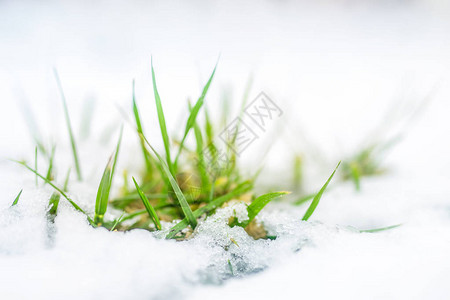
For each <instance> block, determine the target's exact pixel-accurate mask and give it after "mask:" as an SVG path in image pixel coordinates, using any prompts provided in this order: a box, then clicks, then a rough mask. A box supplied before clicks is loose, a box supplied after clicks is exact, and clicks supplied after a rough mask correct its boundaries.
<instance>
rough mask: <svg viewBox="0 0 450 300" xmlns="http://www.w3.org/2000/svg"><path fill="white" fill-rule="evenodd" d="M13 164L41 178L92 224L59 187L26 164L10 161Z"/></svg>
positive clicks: (89, 218)
mask: <svg viewBox="0 0 450 300" xmlns="http://www.w3.org/2000/svg"><path fill="white" fill-rule="evenodd" d="M12 161H13V162H15V163H18V164H20V165H22V166H24V167H25V168H27V169H28V170H29V171H31V172H33V173H34V174H36V175H37V176H38V177H39V178H41V179H42V180H44V181H45V182H46V183H48V184H49V185H50V186H51V187H52V188H54V189H55V190H56V191H58V192H59V193H60V194H61V195H62V196H63V197H64V198H65V199H66V200H67V201H69V203H70V204H71V205H72V206H73V207H74V208H75V209H76V210H77V211H79V212H81V213H83V214H84V215H85V216H86V217H87V219H88V221H89V223H91V224H94V222H93V220H92V219H91V217H89V215H88V214H87V213H86V212H85V211H84V210H83V209H82V208H81V207H79V206H78V205H77V204H76V203H75V202H74V201H73V200H72V199H70V198H69V196H67V194H66V193H64V191H63V190H62V189H60V188H59V187H57V186H56V185H55V184H53V183H52V182H51V181H49V180H48V179H47V178H45V177H44V176H43V175H41V174H39V173H38V172H37V171H36V170H34V169H33V168H31V167H30V166H28V165H27V164H25V163H24V162H20V161H17V160H12Z"/></svg>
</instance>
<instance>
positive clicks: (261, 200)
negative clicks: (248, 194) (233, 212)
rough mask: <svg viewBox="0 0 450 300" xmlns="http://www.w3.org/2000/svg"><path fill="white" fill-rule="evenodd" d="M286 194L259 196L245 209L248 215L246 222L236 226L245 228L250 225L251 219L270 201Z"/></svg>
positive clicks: (277, 193)
mask: <svg viewBox="0 0 450 300" xmlns="http://www.w3.org/2000/svg"><path fill="white" fill-rule="evenodd" d="M286 194H289V192H274V193H268V194H264V195H262V196H259V197H258V198H256V199H255V200H253V201H252V203H250V205H249V206H248V207H247V213H248V218H249V219H248V220H247V221H245V222H242V223H240V224H238V225H239V226H241V227H246V226H247V225H248V224H250V222H251V221H253V219H255V217H256V216H257V215H258V214H259V212H260V211H261V210H262V209H263V208H264V207H265V206H266V205H267V204H269V202H270V201H272V200H274V199H276V198H279V197H282V196H284V195H286Z"/></svg>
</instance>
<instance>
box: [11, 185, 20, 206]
mask: <svg viewBox="0 0 450 300" xmlns="http://www.w3.org/2000/svg"><path fill="white" fill-rule="evenodd" d="M22 192H23V189H21V190H20V192H19V194H17V196H16V198H15V199H14V202H13V203H12V204H11V207H13V206H14V205H17V203H18V202H19V198H20V195H22Z"/></svg>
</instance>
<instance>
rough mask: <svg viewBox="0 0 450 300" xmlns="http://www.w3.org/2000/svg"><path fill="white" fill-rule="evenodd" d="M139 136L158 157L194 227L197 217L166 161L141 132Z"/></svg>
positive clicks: (186, 215) (185, 213) (184, 211)
mask: <svg viewBox="0 0 450 300" xmlns="http://www.w3.org/2000/svg"><path fill="white" fill-rule="evenodd" d="M141 136H142V137H143V138H144V140H145V142H146V143H147V145H148V146H149V147H150V149H152V151H153V153H154V154H155V155H156V157H157V158H158V160H159V162H160V164H161V167H162V168H163V170H164V172H165V173H166V176H167V178H168V179H169V182H170V185H171V186H172V188H173V191H174V192H175V195H176V196H177V199H178V202H179V203H180V206H181V209H182V211H183V213H184V215H185V217H186V218H187V220H188V221H189V224H190V225H191V227H192V228H195V226H197V219H196V218H195V217H194V215H193V214H192V210H191V207H190V206H189V204H188V202H187V200H186V197H185V196H184V194H183V192H182V191H181V189H180V187H179V186H178V183H177V181H176V180H175V178H174V177H173V176H172V173H171V172H170V170H169V167H168V165H167V163H166V162H165V161H164V159H163V158H162V157H161V155H159V154H158V152H156V150H155V149H154V148H153V147H152V145H150V143H149V142H148V141H147V139H146V138H145V136H144V135H142V134H141Z"/></svg>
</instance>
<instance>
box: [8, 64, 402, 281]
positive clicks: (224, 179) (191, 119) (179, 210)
mask: <svg viewBox="0 0 450 300" xmlns="http://www.w3.org/2000/svg"><path fill="white" fill-rule="evenodd" d="M216 69H217V64H216V65H215V67H214V69H213V71H212V73H211V75H210V77H209V79H208V81H207V82H206V84H205V86H204V87H203V90H202V93H201V95H200V97H199V98H198V99H197V101H196V102H195V103H194V105H192V106H191V105H190V103H189V105H188V111H187V120H186V123H185V126H184V128H182V132H181V135H179V136H180V137H181V140H177V139H170V137H169V135H168V132H167V124H166V121H165V115H164V111H163V106H162V101H161V98H160V95H159V92H158V89H157V84H156V76H155V70H154V68H153V62H152V63H151V72H152V85H153V92H154V97H155V105H156V109H157V115H158V123H159V129H160V131H161V137H162V140H163V143H164V152H165V155H160V154H159V153H158V152H157V151H156V150H155V149H154V148H153V147H152V145H151V144H150V143H149V141H148V140H147V138H146V136H145V134H144V130H143V123H142V121H143V120H144V119H142V117H141V116H142V115H141V114H140V111H139V107H138V105H137V101H136V95H135V82H134V81H133V89H132V109H133V115H134V124H133V125H135V126H136V133H137V135H138V137H139V142H140V148H141V152H142V155H143V158H144V162H145V165H143V173H142V174H140V177H139V178H138V177H137V176H136V178H138V180H136V178H135V177H131V180H132V182H133V183H134V186H135V188H130V187H131V186H129V184H131V180H129V176H128V172H127V170H124V172H123V178H124V185H123V186H122V187H121V189H119V190H120V195H118V197H117V198H115V199H110V191H111V188H112V184H113V176H114V174H115V169H116V164H117V160H118V155H119V149H120V145H121V142H122V134H123V128H122V129H121V131H120V136H119V139H118V142H117V146H116V149H115V151H114V152H113V153H112V155H111V156H110V157H109V159H108V162H107V164H106V166H105V169H104V171H103V174H102V177H101V180H100V183H99V186H98V190H97V195H96V199H95V209H94V212H90V213H91V214H90V215H88V214H87V213H86V212H85V211H84V210H83V209H81V208H80V207H79V206H78V205H77V204H76V203H75V202H74V201H72V200H71V198H70V197H69V196H68V184H69V175H70V169H69V171H68V173H67V176H66V178H65V181H64V187H63V188H59V187H58V186H57V185H56V184H55V182H54V172H53V170H54V152H55V148H54V147H53V149H52V152H51V154H50V153H48V152H47V153H46V154H45V156H46V158H48V159H49V161H48V163H49V166H48V170H47V174H46V176H43V175H41V174H40V173H39V172H38V170H37V164H35V168H34V169H33V168H31V167H29V166H28V165H27V164H26V163H24V162H18V163H20V164H22V165H23V166H24V167H26V168H27V169H28V170H30V171H31V172H33V173H34V174H35V175H36V178H41V179H42V180H43V181H44V182H45V183H46V184H49V185H50V186H52V188H53V189H54V190H55V192H54V193H53V194H52V196H51V198H50V200H49V211H48V217H49V220H50V221H51V220H54V217H55V216H56V214H57V208H58V204H59V200H60V198H61V197H63V198H64V199H66V200H67V201H68V202H69V203H70V204H71V205H72V206H73V207H74V208H75V209H76V210H77V211H80V212H81V213H83V214H84V215H85V216H86V218H87V220H88V221H89V223H90V224H91V225H92V226H93V227H99V226H102V227H104V228H107V229H109V230H111V231H113V230H122V231H127V230H132V229H134V228H141V229H145V230H151V231H153V230H162V226H161V222H163V221H164V222H174V224H175V225H173V226H172V227H171V228H170V229H169V230H168V232H167V233H166V236H165V238H166V239H177V240H184V239H187V238H189V236H190V235H191V234H192V233H193V232H194V230H195V228H196V226H197V222H198V221H199V219H200V220H201V219H204V218H207V217H208V216H209V215H211V214H213V213H215V211H216V210H217V209H218V208H220V207H222V206H223V205H225V204H226V203H227V202H229V201H232V200H236V201H243V202H245V203H249V204H248V205H247V213H248V217H249V219H248V220H246V221H245V222H242V223H238V221H237V219H236V218H234V219H233V218H232V219H230V220H229V223H228V224H229V226H242V227H243V228H244V229H245V231H246V232H247V233H248V234H249V236H252V237H253V238H255V239H258V238H267V239H276V236H269V235H268V234H267V230H266V229H265V228H264V224H259V223H257V222H255V221H254V220H255V218H256V217H257V216H258V214H259V213H260V212H261V211H262V210H263V209H264V207H266V205H267V204H268V203H270V202H271V201H274V200H276V199H278V198H280V197H282V196H284V195H286V194H287V193H288V192H272V193H266V194H262V195H261V196H259V197H255V196H254V191H253V189H254V182H255V180H256V178H257V176H258V174H259V172H260V171H261V170H262V168H261V169H259V170H257V171H256V174H250V175H248V177H246V176H242V174H241V173H240V171H241V170H240V169H239V168H238V164H237V159H238V157H237V156H236V154H235V152H234V151H232V149H234V148H235V143H236V137H237V132H238V131H239V125H240V124H239V123H238V125H237V126H236V129H235V130H236V134H235V135H234V136H233V137H232V138H231V137H230V141H228V142H226V143H225V147H226V148H225V149H223V148H222V147H220V146H221V145H219V144H216V143H215V140H216V139H217V136H216V135H215V131H216V130H219V129H220V128H215V126H216V125H217V124H216V123H217V122H214V123H213V121H212V119H211V118H210V115H209V112H208V109H207V107H206V105H205V98H206V95H207V93H208V90H209V89H210V85H211V83H212V81H213V78H214V76H215V72H216ZM55 77H56V80H57V83H58V87H59V89H60V92H61V97H62V102H63V106H64V113H65V119H66V124H67V128H68V131H69V136H70V139H71V145H72V152H73V156H74V161H75V167H76V169H77V170H76V171H77V175H78V179H79V180H81V171H80V168H79V163H78V155H77V148H76V144H75V139H74V136H73V133H72V128H71V123H70V119H69V114H68V108H67V104H66V100H65V97H64V94H63V91H62V87H61V82H60V81H59V77H58V74H57V73H56V70H55ZM250 87H251V78H250V80H249V83H248V85H247V88H246V89H245V93H244V97H243V101H242V106H241V110H240V112H239V113H240V115H239V116H240V117H242V115H243V113H244V111H245V107H246V103H247V99H248V95H249V90H250ZM227 107H229V106H227ZM202 108H203V110H204V114H205V121H204V123H203V122H202V123H200V122H199V121H198V117H199V114H200V113H201V109H202ZM226 120H230V118H229V116H228V115H226V112H225V113H222V115H221V118H220V120H219V123H220V121H226ZM219 125H221V126H223V125H224V124H219ZM191 131H194V135H195V145H190V144H189V143H187V142H186V141H187V138H188V137H189V134H190V133H191ZM172 141H174V142H173V143H172ZM172 154H175V156H173V157H172ZM224 155H226V159H225V160H226V164H224V163H223V162H224V161H225V160H224V157H223V156H224ZM164 156H165V157H164ZM368 156H371V155H370V151H369V152H367V151H366V152H364V155H361V156H360V157H359V158H358V159H357V161H358V164H356V165H357V168H356V167H355V168H354V170H353V171H352V172H353V173H351V172H350V173H349V174H351V176H353V178H354V179H353V180H355V181H356V179H358V180H359V178H360V177H361V176H365V174H368V173H370V172H373V168H372V169H371V168H369V169H363V171H362V172H361V166H363V165H365V166H367V164H366V163H364V162H365V161H367V159H366V157H368ZM173 158H174V160H173ZM230 158H231V159H230ZM368 160H369V161H372V160H371V159H368ZM35 161H37V151H36V149H35ZM230 161H231V163H230ZM345 164H346V162H345V163H343V165H345ZM339 166H340V162H339V164H338V165H337V166H336V168H335V169H334V171H333V173H332V174H331V176H330V177H329V178H328V180H327V181H326V183H325V184H324V185H323V186H322V188H321V189H320V190H319V192H318V193H317V194H312V195H306V196H304V197H302V198H299V199H298V200H297V201H295V202H294V205H299V204H302V203H305V202H307V201H309V200H311V199H312V202H311V204H310V205H309V207H308V209H307V211H306V212H305V214H304V216H303V218H302V220H304V221H307V220H308V219H309V218H310V217H311V216H312V214H313V213H314V211H315V209H316V208H317V206H318V204H319V201H320V199H321V197H322V196H323V193H324V192H325V190H326V188H327V187H328V184H329V183H330V181H331V180H332V178H333V176H334V175H335V173H336V171H337V169H338V167H339ZM344 169H345V170H344V171H346V170H347V169H346V168H344ZM344 173H345V172H344ZM293 175H294V176H293V177H294V184H293V186H294V188H295V190H296V192H299V191H300V193H299V194H300V195H302V194H303V186H302V178H303V176H304V174H303V160H302V157H300V156H296V157H295V160H294V163H293ZM138 181H139V182H140V184H138ZM21 192H22V191H21ZM21 192H20V193H19V195H18V196H17V197H16V200H15V202H14V203H13V205H15V204H17V201H18V199H19V197H20V194H21ZM303 195H305V194H303ZM110 205H111V206H112V207H114V208H115V209H118V210H120V211H123V213H122V214H121V215H120V217H118V218H115V219H113V220H112V221H105V220H104V216H105V214H106V212H107V209H108V207H109V206H110ZM92 215H93V218H91V217H90V216H92ZM127 220H128V221H131V222H125V221H127ZM133 222H134V223H133ZM151 223H153V224H154V225H155V226H154V227H153V226H151V227H149V225H150V224H151ZM130 224H131V225H130ZM396 226H397V225H395V226H389V227H386V228H378V229H371V230H361V231H360V232H378V231H382V230H387V229H390V228H394V227H396ZM230 241H231V242H232V243H234V244H236V246H239V245H238V244H237V242H236V241H235V240H234V239H233V238H231V237H230ZM229 267H230V271H231V273H232V274H234V271H233V268H232V267H233V266H232V264H231V262H229Z"/></svg>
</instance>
